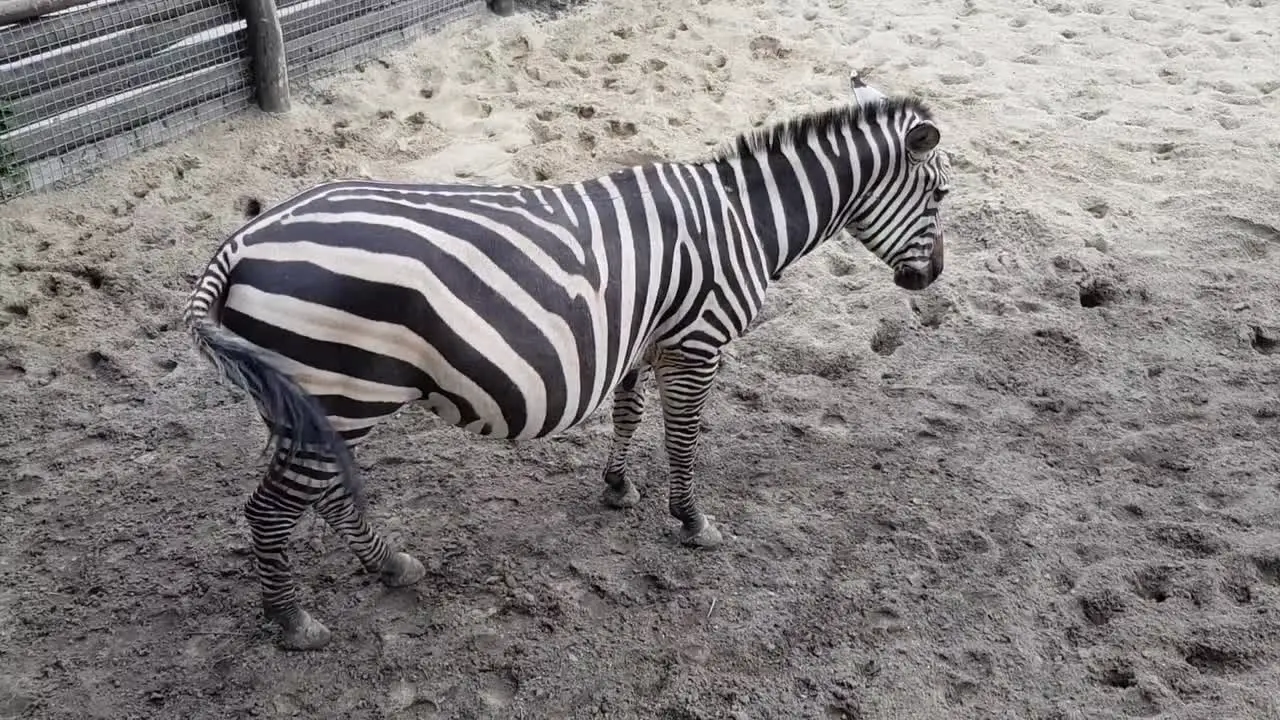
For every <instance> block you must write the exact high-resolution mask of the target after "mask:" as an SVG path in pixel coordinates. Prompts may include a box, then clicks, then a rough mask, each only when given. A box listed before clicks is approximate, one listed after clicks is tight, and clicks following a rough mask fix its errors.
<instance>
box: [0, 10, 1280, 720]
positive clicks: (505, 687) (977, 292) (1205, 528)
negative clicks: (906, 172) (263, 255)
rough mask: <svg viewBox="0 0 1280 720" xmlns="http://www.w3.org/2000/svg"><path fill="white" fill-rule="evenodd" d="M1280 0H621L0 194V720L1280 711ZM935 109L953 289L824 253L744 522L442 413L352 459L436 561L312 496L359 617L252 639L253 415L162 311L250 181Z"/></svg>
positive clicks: (784, 309) (600, 420) (259, 632)
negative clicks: (330, 512) (13, 197)
mask: <svg viewBox="0 0 1280 720" xmlns="http://www.w3.org/2000/svg"><path fill="white" fill-rule="evenodd" d="M1278 33H1280V3H1277V2H1276V1H1275V0H1234V1H1233V0H1228V1H1227V2H1225V3H1224V2H1208V1H1205V2H1201V1H1199V0H1170V1H1162V2H1144V1H1141V0H1108V1H1107V2H1101V1H1100V2H1080V1H1078V0H1043V1H1041V0H1037V2H1035V3H1020V2H1015V0H947V1H946V2H938V1H930V2H926V1H924V0H920V1H917V2H909V3H904V2H898V1H897V0H864V1H863V2H858V3H854V2H846V0H821V1H818V2H813V1H810V2H789V1H786V0H772V2H763V3H756V2H748V1H747V0H741V1H738V2H730V1H728V0H715V1H706V0H704V1H703V2H700V3H689V2H684V1H683V0H680V1H677V0H646V2H642V3H641V2H631V1H629V0H597V2H594V3H592V4H590V5H589V6H588V7H587V9H585V10H583V11H581V12H580V13H578V14H574V15H569V16H565V17H561V18H559V19H557V20H554V21H551V22H538V21H535V19H532V18H530V17H529V16H527V15H523V16H517V17H514V18H509V19H501V20H499V19H495V18H493V17H491V16H490V17H483V18H479V19H477V20H475V21H466V22H464V23H462V24H460V25H458V26H455V27H453V28H451V29H449V30H448V31H446V32H444V33H443V34H441V35H439V36H436V37H432V38H427V39H425V40H423V41H421V42H420V43H419V44H417V45H416V46H415V47H413V48H411V49H408V50H405V51H403V52H400V53H398V54H392V55H388V56H387V57H386V58H384V61H380V62H368V63H366V64H364V65H363V67H362V68H359V69H357V70H356V71H353V72H350V73H347V74H344V75H342V76H339V77H333V78H330V79H327V80H325V81H323V82H320V83H318V84H317V86H316V88H315V90H314V92H313V93H311V94H309V95H308V96H307V97H305V98H303V99H302V102H299V104H298V107H297V109H296V111H295V112H294V113H293V114H292V115H290V116H288V117H286V118H276V119H270V118H263V117H260V116H256V115H253V114H246V116H245V117H242V118H239V119H236V120H234V121H231V122H229V123H225V124H222V125H219V126H216V127H211V128H209V129H207V130H205V131H204V132H201V133H200V134H198V135H197V136H194V137H192V138H190V139H189V140H186V141H183V142H178V143H175V144H172V145H168V146H166V147H164V148H161V149H158V150H155V151H153V152H150V153H148V154H146V155H144V156H141V157H139V158H137V159H136V160H134V161H133V162H131V163H128V164H126V165H123V166H121V167H119V168H118V169H115V170H113V171H112V172H109V173H107V174H104V175H102V176H101V177H100V178H99V179H97V180H95V181H93V182H91V183H89V184H87V185H84V186H82V187H79V188H76V189H73V190H69V191H65V192H58V193H53V194H46V195H42V196H38V197H34V198H29V199H24V200H22V201H19V202H14V203H11V204H8V205H5V206H3V207H0V216H2V217H3V220H0V242H2V243H3V244H2V245H0V253H3V255H2V263H0V301H2V302H0V463H3V465H2V466H3V467H4V469H5V472H4V474H3V477H2V478H0V674H2V675H3V677H0V717H32V718H77V719H81V718H111V719H112V720H123V719H124V718H143V717H164V718H189V719H191V720H204V719H213V718H239V717H249V716H253V717H266V718H277V717H281V718H282V717H302V718H384V717H387V718H390V717H394V718H468V719H469V718H583V717H608V718H665V719H668V720H688V719H692V718H707V719H710V718H780V719H781V718H785V719H792V718H820V719H826V718H847V719H851V718H857V719H859V720H871V719H875V720H909V719H921V720H924V719H928V720H938V719H941V718H1019V719H1021V718H1034V719H1044V720H1049V719H1050V718H1056V719H1061V720H1067V719H1082V720H1083V719H1093V718H1129V717H1155V718H1188V719H1189V718H1205V719H1213V720H1227V719H1233V718H1280V439H1278V437H1280V436H1278V432H1280V364H1278V362H1280V328H1278V327H1277V326H1278V325H1280V319H1278V318H1280V312H1278V311H1280V230H1277V227H1280V205H1277V198H1278V197H1280V194H1278V192H1277V189H1278V185H1277V177H1278V174H1277V160H1278V159H1280V129H1278V128H1280V125H1277V121H1276V118H1277V117H1278V116H1280V92H1277V89H1278V88H1280V67H1278V66H1277V62H1276V58H1277V57H1280V39H1278V38H1277V34H1278ZM849 64H854V65H856V66H859V67H861V68H862V69H863V70H865V71H866V73H867V77H868V78H869V79H870V80H872V81H873V82H874V83H876V84H877V85H879V86H880V87H881V88H882V89H885V90H888V91H896V92H916V93H918V94H920V95H922V96H923V97H925V98H927V99H928V100H929V101H930V102H931V103H932V105H933V106H934V107H935V109H936V112H937V114H938V115H939V117H940V118H941V121H942V123H943V128H944V134H943V143H944V146H945V147H946V148H947V149H948V150H949V151H950V152H951V153H952V156H953V160H954V164H955V166H956V168H957V184H956V189H955V192H954V193H953V195H952V199H951V200H950V201H949V204H950V207H949V209H948V214H947V216H946V223H947V228H948V231H949V241H948V250H949V252H950V255H949V257H948V258H947V270H946V274H945V275H944V277H943V278H942V280H941V281H940V282H939V283H938V284H936V285H935V286H934V287H933V288H932V289H930V290H929V291H928V292H926V293H923V294H921V295H916V296H909V295H908V294H906V293H904V292H902V291H900V290H898V289H896V288H895V287H894V286H893V285H892V282H891V279H890V276H889V273H888V271H887V270H886V269H884V268H883V267H881V266H880V265H879V263H878V262H877V261H876V260H874V258H872V257H871V256H870V254H869V253H867V252H866V251H865V250H863V249H862V248H860V247H857V246H854V245H852V244H850V243H849V242H840V243H834V244H832V245H831V246H829V247H826V248H824V249H822V250H821V251H819V252H818V253H817V254H816V255H815V256H813V257H811V258H810V259H808V260H807V261H805V262H802V263H801V264H800V265H799V266H798V267H796V268H795V269H794V271H793V272H791V273H790V274H789V275H788V276H787V277H786V279H785V280H784V281H783V282H782V283H781V284H779V285H778V286H777V287H776V289H775V290H774V291H773V293H772V296H771V299H770V305H769V310H768V315H767V317H766V318H765V320H764V322H762V323H761V324H760V326H759V327H758V328H757V329H756V330H755V331H754V332H753V333H752V334H751V335H750V336H748V337H747V338H744V339H743V340H741V341H739V342H738V343H737V344H736V345H734V346H733V348H732V353H731V357H730V359H729V360H728V362H727V366H726V368H725V370H724V372H723V374H722V380H721V382H720V384H719V386H718V388H717V390H716V392H715V394H714V399H713V401H712V407H711V410H710V413H709V418H708V421H707V434H706V436H705V442H704V444H703V449H702V453H701V461H700V468H701V475H700V481H701V487H702V497H703V499H704V500H703V502H704V505H705V506H706V508H707V509H708V511H710V512H711V513H712V514H714V515H716V516H717V518H718V519H719V521H720V524H721V527H722V529H724V530H726V531H727V534H728V540H729V542H728V543H727V544H726V545H725V546H724V547H723V548H722V549H720V550H718V551H715V552H712V553H705V552H704V553H697V552H691V551H685V550H682V549H679V548H677V547H676V546H675V545H674V543H673V539H672V536H671V532H670V531H671V529H672V527H673V524H674V521H670V520H669V519H668V518H667V517H666V510H665V499H664V497H665V496H664V493H665V484H664V477H665V467H664V458H663V454H662V450H661V445H660V442H659V431H660V424H661V423H660V421H659V420H658V418H657V416H656V415H655V414H650V415H649V418H648V421H647V422H646V423H645V425H644V426H643V427H642V430H641V433H640V436H639V439H638V447H637V451H636V454H635V460H636V464H635V468H636V469H635V471H634V472H635V476H636V479H637V480H638V481H639V482H640V483H641V485H642V488H643V492H644V493H645V497H644V499H643V501H642V503H641V505H640V506H639V507H638V508H637V509H636V510H635V511H633V512H629V513H616V512H613V511H609V510H606V509H604V508H603V507H601V506H600V505H599V504H598V503H597V500H596V498H597V495H598V492H599V489H600V481H599V473H600V468H601V466H602V464H603V462H604V459H605V452H606V448H607V440H608V434H609V427H608V425H607V423H606V422H605V416H607V413H600V414H599V415H598V416H597V418H596V419H595V421H594V422H593V423H592V424H589V425H588V426H587V427H585V428H582V429H579V430H577V431H574V432H571V433H569V434H567V435H565V436H564V437H561V438H559V439H556V440H548V441H542V442H535V443H527V444H519V445H511V444H505V443H502V442H494V441H486V440H482V439H478V438H471V437H470V436H467V435H466V434H465V433H462V432H461V431H456V430H452V429H449V428H445V427H442V426H441V424H439V423H438V422H436V421H434V420H433V419H431V418H430V417H429V416H428V415H426V414H425V413H424V412H422V411H419V410H413V411H407V412H405V413H404V414H403V415H402V416H401V417H399V418H397V419H396V420H395V421H393V422H389V423H388V424H387V425H386V426H385V427H383V428H382V429H381V430H380V431H379V432H378V433H376V434H375V436H374V438H373V439H372V440H371V442H369V443H368V444H367V445H366V446H365V447H364V448H362V451H361V455H360V462H361V465H362V467H363V468H364V469H365V472H366V474H367V476H368V482H369V487H370V489H371V492H372V498H371V499H372V501H373V508H374V511H373V517H374V519H375V521H376V522H377V523H378V525H379V526H380V527H381V528H383V529H384V530H385V531H387V532H388V533H389V534H390V535H391V536H392V537H393V538H395V539H397V540H398V541H399V542H402V543H403V544H404V545H405V546H406V547H407V549H409V550H410V551H411V552H413V553H415V554H416V555H418V556H419V557H420V558H422V559H423V561H424V562H425V563H426V565H427V566H428V575H427V578H426V579H425V580H424V581H423V582H422V583H421V584H419V585H418V586H416V587H414V588H412V589H407V590H399V591H387V590H384V589H383V588H382V587H381V586H380V585H379V584H378V583H376V582H375V581H373V580H372V579H371V578H370V577H368V576H365V575H363V574H362V573H361V572H360V570H359V567H358V564H357V563H356V561H355V559H354V558H353V557H352V556H351V555H350V554H349V553H348V552H347V551H346V549H345V548H344V547H343V546H342V544H341V542H340V541H339V540H338V539H337V538H336V537H335V536H334V535H333V534H332V533H331V532H330V531H329V530H328V529H327V528H326V527H324V525H323V523H321V522H320V521H318V520H314V519H312V518H311V517H310V516H308V517H307V518H306V519H304V521H303V523H302V525H301V526H300V527H299V529H298V531H297V534H296V536H295V537H296V540H297V542H296V548H297V549H296V552H295V561H296V563H297V567H298V568H299V579H300V582H301V583H302V586H303V593H304V598H305V601H306V602H307V603H308V604H309V607H311V608H312V609H313V610H314V611H315V612H316V613H317V615H318V616H319V617H320V618H322V619H323V620H325V621H326V622H327V623H328V624H329V625H330V627H332V628H333V629H334V632H335V638H334V642H333V644H332V645H331V646H330V647H329V648H328V649H327V650H325V651H323V652H320V653H316V654H310V655H298V654H286V653H283V652H281V651H279V650H277V649H276V648H275V646H274V645H273V643H272V642H271V636H270V635H268V634H266V632H265V631H264V629H263V626H262V625H260V623H259V620H258V616H257V611H258V605H257V602H258V595H257V593H258V589H257V585H256V581H255V579H254V576H253V573H252V568H251V565H250V558H249V556H248V554H247V531H246V529H245V526H244V522H243V520H242V518H241V514H240V513H241V506H242V503H243V502H244V500H245V499H246V497H247V494H248V492H249V490H250V489H251V487H252V486H253V484H254V483H255V482H256V480H257V478H258V476H259V474H260V473H261V471H262V469H263V467H264V460H263V458H261V457H260V456H259V455H258V454H257V453H258V452H259V450H260V449H261V447H262V444H263V440H264V435H263V431H262V429H261V426H260V424H259V423H258V421H257V419H256V417H255V415H254V414H253V410H252V408H251V405H250V404H249V403H248V401H247V400H245V399H244V398H243V397H242V396H238V395H236V394H234V393H232V392H231V391H229V390H227V389H225V388H223V387H222V386H220V385H218V384H217V383H216V382H215V379H214V376H213V373H212V372H211V371H210V369H209V368H207V367H206V366H205V365H204V364H203V363H202V362H201V361H199V360H198V358H197V357H196V355H195V354H194V352H193V351H192V350H190V349H189V346H188V344H187V339H186V335H185V334H184V333H183V332H182V331H181V330H180V329H179V327H178V324H177V322H176V319H177V313H178V310H179V307H180V303H181V301H182V300H183V298H184V297H185V295H186V293H187V291H188V288H189V286H190V278H191V275H192V273H194V272H196V271H198V270H199V269H200V268H201V266H202V265H203V263H204V262H205V260H206V259H207V257H208V256H209V254H210V253H211V252H212V250H213V249H214V247H215V246H216V245H217V244H218V242H219V241H220V240H221V239H222V237H223V235H224V234H225V233H227V232H228V231H230V230H232V229H233V228H234V227H235V226H236V225H237V224H238V223H239V221H240V217H241V213H242V209H243V207H244V205H245V202H246V201H245V198H246V197H255V198H260V199H261V200H262V201H263V202H266V203H270V202H273V201H275V200H278V199H281V198H282V197H284V196H285V195H287V194H289V193H290V192H292V191H294V190H296V189H299V188H302V187H303V186H306V185H308V184H310V183H312V182H315V181H317V180H320V179H322V178H329V177H335V176H350V175H356V174H360V173H367V174H369V175H372V176H377V177H399V178H408V177H420V178H429V179H448V178H452V177H459V178H468V179H475V178H480V179H487V180H509V179H512V178H518V179H521V180H524V181H536V180H551V181H568V180H573V179H578V178H583V177H587V176H590V175H593V174H597V173H603V172H605V171H607V170H610V169H613V168H616V167H618V166H619V165H621V164H624V163H631V162H635V161H639V160H644V159H649V158H680V159H692V158H699V157H702V156H703V155H704V154H705V153H706V152H707V151H708V150H709V149H710V147H711V146H712V145H714V144H716V143H719V142H722V141H724V140H727V139H728V138H730V137H732V135H733V134H734V133H736V132H738V131H741V130H746V129H749V128H751V127H752V126H753V125H757V124H759V123H761V122H766V121H769V120H774V119H780V118H783V117H786V116H788V115H790V114H792V113H797V112H801V111H804V110H808V109H814V108H820V107H825V106H827V105H829V104H830V103H833V102H838V101H843V100H845V99H846V95H845V87H846V86H845V82H846V68H847V67H848V65H849Z"/></svg>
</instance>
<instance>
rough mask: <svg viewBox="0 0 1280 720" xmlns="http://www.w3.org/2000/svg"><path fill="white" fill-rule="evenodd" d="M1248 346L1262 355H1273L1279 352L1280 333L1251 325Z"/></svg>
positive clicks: (1272, 329)
mask: <svg viewBox="0 0 1280 720" xmlns="http://www.w3.org/2000/svg"><path fill="white" fill-rule="evenodd" d="M1249 344H1250V345H1251V346H1252V347H1253V349H1254V350H1256V351H1258V353H1260V354H1262V355H1273V354H1275V353H1276V351H1277V350H1280V331H1277V330H1275V329H1274V328H1266V327H1262V326H1260V325H1252V326H1250V328H1249Z"/></svg>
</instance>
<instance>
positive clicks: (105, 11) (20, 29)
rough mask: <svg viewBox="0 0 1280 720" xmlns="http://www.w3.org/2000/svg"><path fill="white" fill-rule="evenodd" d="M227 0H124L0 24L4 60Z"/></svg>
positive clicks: (8, 60)
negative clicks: (28, 21) (17, 23)
mask: <svg viewBox="0 0 1280 720" xmlns="http://www.w3.org/2000/svg"><path fill="white" fill-rule="evenodd" d="M225 1H226V0H123V1H122V2H115V3H111V4H110V5H101V6H98V7H91V8H86V9H84V10H80V11H78V12H73V13H67V14H65V15H55V16H54V17H49V18H43V19H41V20H37V21H35V22H30V23H23V24H21V25H11V26H9V27H7V28H0V48H4V62H6V63H8V62H13V61H14V60H18V59H20V58H24V57H29V56H31V55H39V54H40V53H44V52H48V51H50V50H53V49H55V48H61V47H66V46H67V45H73V44H75V43H78V42H82V41H85V40H89V39H90V38H95V37H102V36H103V35H109V34H111V33H114V32H119V31H121V30H125V29H128V28H131V27H134V26H136V25H144V24H152V23H158V22H163V21H165V20H171V19H173V18H175V17H178V16H180V15H186V14H187V13H191V12H195V11H196V10H203V9H205V8H209V7H221V6H222V3H223V2H225Z"/></svg>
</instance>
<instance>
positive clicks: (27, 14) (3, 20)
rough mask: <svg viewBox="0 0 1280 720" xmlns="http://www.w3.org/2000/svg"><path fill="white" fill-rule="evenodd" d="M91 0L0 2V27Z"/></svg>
mask: <svg viewBox="0 0 1280 720" xmlns="http://www.w3.org/2000/svg"><path fill="white" fill-rule="evenodd" d="M90 2H93V0H0V25H8V24H9V23H17V22H22V21H23V20H31V19H33V18H38V17H40V16H41V15H48V14H49V13H52V12H58V11H59V10H66V9H67V8H73V7H76V6H77V5H85V4H87V3H90Z"/></svg>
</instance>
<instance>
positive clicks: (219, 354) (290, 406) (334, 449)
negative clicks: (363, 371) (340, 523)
mask: <svg viewBox="0 0 1280 720" xmlns="http://www.w3.org/2000/svg"><path fill="white" fill-rule="evenodd" d="M218 285H221V283H218ZM201 289H202V290H203V291H204V292H205V293H209V292H210V291H212V293H211V294H213V295H214V296H215V297H217V296H219V295H221V294H222V293H221V291H222V288H221V287H217V288H212V287H209V286H207V285H203V284H202V286H201ZM201 295H202V293H201V290H197V292H196V293H195V294H194V295H193V296H192V299H191V301H190V302H189V304H188V307H187V311H186V313H185V314H186V323H187V326H188V328H189V329H190V331H191V334H192V336H193V338H194V340H195V344H196V349H197V350H198V351H199V352H200V354H201V355H203V356H204V357H205V358H206V359H207V360H209V361H210V362H211V363H213V366H214V367H215V368H216V369H217V370H218V371H219V372H220V373H221V374H222V376H223V377H224V378H226V380H227V381H228V382H230V383H231V384H233V385H235V386H236V387H238V388H240V389H241V390H243V391H245V392H246V393H248V394H249V396H250V397H252V398H253V400H254V402H255V403H256V404H257V406H258V410H259V412H261V413H262V415H263V417H264V418H266V419H267V428H268V432H269V433H270V437H269V438H268V439H267V446H266V448H265V449H264V452H265V451H266V450H271V449H272V447H273V446H274V447H275V448H276V450H277V451H278V450H280V449H283V450H284V452H285V457H284V462H285V463H290V462H293V460H294V459H295V458H296V457H297V453H298V450H299V448H305V447H322V448H324V449H325V450H327V451H328V452H329V453H331V455H332V457H333V458H334V459H335V460H336V462H337V464H338V471H339V475H340V477H341V481H342V484H343V485H344V486H345V487H346V488H347V492H348V493H350V494H351V499H352V500H353V501H354V502H355V505H356V507H357V508H360V509H363V508H364V506H365V497H364V483H363V482H362V480H361V478H360V475H359V473H357V472H356V465H355V459H354V458H353V457H352V455H351V449H350V448H349V447H348V446H347V443H346V441H345V440H344V439H343V438H342V435H341V434H339V433H338V431H337V430H335V429H334V428H333V425H332V424H331V423H330V422H329V417H328V415H327V414H326V413H325V411H324V409H323V408H322V407H321V406H320V403H319V402H318V401H317V400H316V399H315V397H314V396H312V395H310V394H308V393H307V392H306V391H305V390H303V389H302V387H300V386H299V385H298V383H297V382H295V381H294V380H293V378H291V377H289V375H287V374H285V373H284V372H283V371H281V370H280V369H279V368H277V367H276V366H275V365H273V364H272V363H271V361H270V360H268V359H267V357H266V355H265V353H263V352H262V351H261V350H259V349H257V348H255V347H253V346H252V345H250V344H249V343H248V342H246V341H244V340H243V339H242V338H240V337H239V336H237V335H235V334H234V333H232V332H231V331H229V330H227V329H226V328H224V327H222V326H221V325H218V324H217V323H215V322H214V321H213V320H212V319H211V318H210V317H209V309H208V303H209V302H210V298H209V297H208V295H205V296H204V298H203V300H202V299H201V298H200V296H201ZM217 299H219V300H220V299H221V298H217ZM286 440H287V441H288V443H287V446H286V444H285V442H284V441H286Z"/></svg>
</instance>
